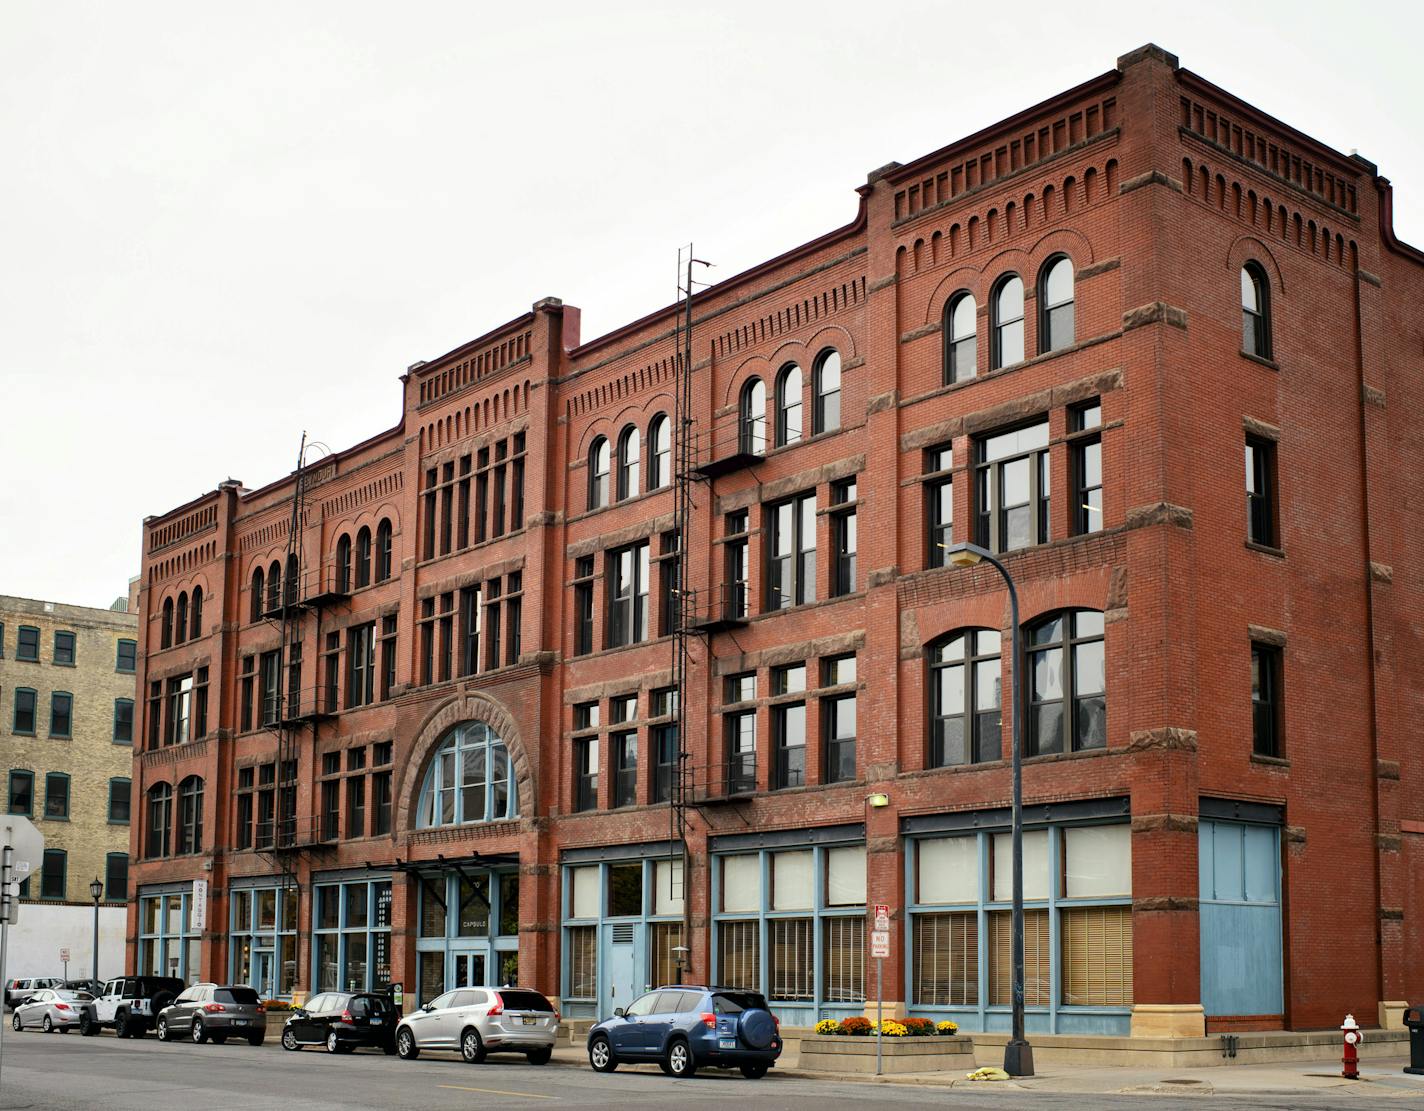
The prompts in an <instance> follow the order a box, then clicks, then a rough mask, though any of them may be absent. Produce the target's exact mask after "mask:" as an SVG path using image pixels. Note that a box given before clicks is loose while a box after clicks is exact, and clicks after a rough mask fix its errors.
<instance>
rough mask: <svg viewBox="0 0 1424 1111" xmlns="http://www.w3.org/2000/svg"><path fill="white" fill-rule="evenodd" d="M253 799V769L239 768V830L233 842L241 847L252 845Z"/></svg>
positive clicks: (246, 847) (248, 847)
mask: <svg viewBox="0 0 1424 1111" xmlns="http://www.w3.org/2000/svg"><path fill="white" fill-rule="evenodd" d="M252 800H253V784H252V769H251V768H239V769H238V770H237V830H236V832H235V835H234V837H233V843H234V844H235V845H236V847H237V848H239V849H250V848H251V847H252V817H253V808H252Z"/></svg>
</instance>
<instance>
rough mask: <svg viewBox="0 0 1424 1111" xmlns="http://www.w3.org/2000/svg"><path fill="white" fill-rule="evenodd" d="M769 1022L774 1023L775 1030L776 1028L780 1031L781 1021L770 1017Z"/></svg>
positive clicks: (773, 1016)
mask: <svg viewBox="0 0 1424 1111" xmlns="http://www.w3.org/2000/svg"><path fill="white" fill-rule="evenodd" d="M771 1021H772V1022H774V1023H776V1028H777V1029H778V1030H780V1029H781V1019H779V1018H777V1017H776V1016H775V1015H772V1016H771Z"/></svg>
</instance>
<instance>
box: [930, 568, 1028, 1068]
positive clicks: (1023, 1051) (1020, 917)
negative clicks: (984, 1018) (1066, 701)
mask: <svg viewBox="0 0 1424 1111" xmlns="http://www.w3.org/2000/svg"><path fill="white" fill-rule="evenodd" d="M946 554H947V555H948V557H949V562H950V563H951V564H952V565H954V566H955V567H973V566H974V565H975V564H976V563H980V562H983V563H990V564H993V566H994V569H995V570H996V571H998V572H999V574H1000V575H1002V576H1003V578H1004V582H1005V583H1006V584H1007V585H1008V588H1009V612H1010V620H1011V622H1012V624H1013V636H1012V638H1011V641H1012V644H1011V649H1010V650H1011V651H1012V652H1013V656H1012V658H1011V659H1010V661H1009V688H1010V697H1011V698H1012V700H1013V702H1012V705H1013V719H1014V731H1013V740H1012V744H1013V753H1012V756H1011V758H1010V764H1011V766H1012V768H1013V781H1014V788H1013V792H1014V794H1013V819H1012V822H1013V825H1012V829H1013V834H1012V841H1013V858H1014V883H1013V906H1014V909H1013V950H1012V953H1013V966H1014V968H1013V973H1014V987H1013V1033H1012V1034H1011V1036H1010V1037H1009V1041H1008V1043H1007V1044H1006V1045H1005V1046H1004V1071H1005V1072H1006V1073H1008V1074H1009V1075H1010V1076H1032V1075H1033V1047H1032V1046H1031V1045H1029V1044H1028V1039H1027V1038H1025V1037H1024V910H1023V699H1022V698H1021V697H1020V696H1019V657H1020V653H1021V645H1020V644H1019V635H1020V634H1019V592H1018V590H1017V589H1016V588H1015V587H1014V580H1013V576H1012V575H1010V574H1009V572H1008V570H1007V568H1005V567H1004V565H1003V564H1002V563H1000V562H999V561H998V560H997V559H995V558H994V555H993V553H992V552H990V551H989V550H988V549H986V548H981V547H980V546H979V545H978V544H969V543H964V542H961V543H958V544H951V545H950V546H949V547H948V548H947V549H946Z"/></svg>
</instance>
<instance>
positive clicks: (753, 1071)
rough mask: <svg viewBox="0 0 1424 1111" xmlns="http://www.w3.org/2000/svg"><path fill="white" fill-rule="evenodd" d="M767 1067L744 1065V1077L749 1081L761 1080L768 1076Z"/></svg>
mask: <svg viewBox="0 0 1424 1111" xmlns="http://www.w3.org/2000/svg"><path fill="white" fill-rule="evenodd" d="M766 1070H767V1066H766V1065H743V1066H742V1075H743V1076H745V1077H746V1078H747V1079H748V1080H760V1079H761V1078H762V1077H763V1076H765V1075H766Z"/></svg>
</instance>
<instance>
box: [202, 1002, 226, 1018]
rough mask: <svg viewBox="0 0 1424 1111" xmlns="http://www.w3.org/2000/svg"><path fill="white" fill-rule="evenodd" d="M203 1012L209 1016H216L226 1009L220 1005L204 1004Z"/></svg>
mask: <svg viewBox="0 0 1424 1111" xmlns="http://www.w3.org/2000/svg"><path fill="white" fill-rule="evenodd" d="M203 1010H205V1011H207V1012H208V1014H210V1015H214V1014H217V1013H218V1012H219V1011H225V1010H227V1008H226V1007H224V1006H223V1005H222V1004H221V1003H204V1004H203Z"/></svg>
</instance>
